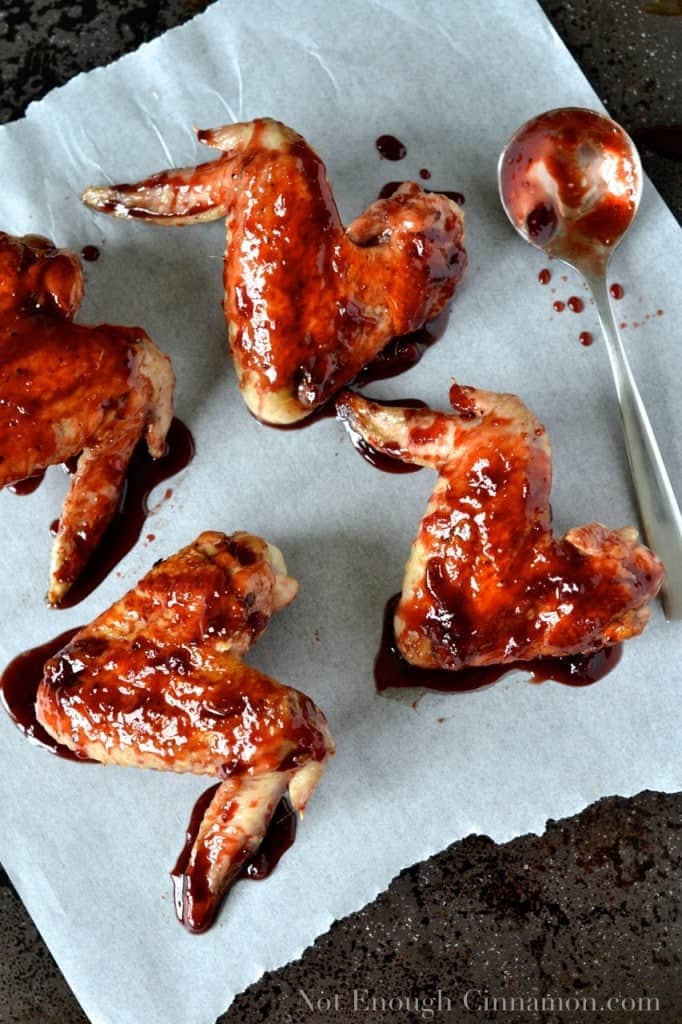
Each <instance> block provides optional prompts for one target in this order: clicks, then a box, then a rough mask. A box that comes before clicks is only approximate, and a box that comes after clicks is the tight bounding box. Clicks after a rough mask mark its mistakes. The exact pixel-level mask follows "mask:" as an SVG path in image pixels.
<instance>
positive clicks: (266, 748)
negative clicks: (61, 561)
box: [36, 532, 334, 930]
mask: <svg viewBox="0 0 682 1024" xmlns="http://www.w3.org/2000/svg"><path fill="white" fill-rule="evenodd" d="M297 590H298V584H297V583H296V581H295V580H293V579H291V578H290V577H288V576H287V575H286V566H285V564H284V560H283V558H282V555H281V553H280V551H279V550H278V549H277V548H275V547H273V546H271V545H270V544H268V543H267V542H266V541H264V540H262V539H261V538H260V537H255V536H253V535H251V534H248V533H235V534H232V536H229V537H228V536H226V535H225V534H222V533H214V532H206V533H202V534H201V535H200V536H199V537H198V538H197V539H196V540H195V541H194V543H193V544H190V545H189V546H188V547H186V548H183V549H182V550H181V551H179V552H178V553H177V554H175V555H172V556H171V557H170V558H167V559H166V560H165V561H162V562H160V563H158V564H157V565H156V566H155V567H154V568H153V569H152V570H151V572H149V573H147V575H146V576H145V577H144V578H143V579H142V580H140V582H139V583H138V584H137V586H136V587H135V588H134V589H133V590H131V591H130V592H129V593H128V594H126V595H125V597H123V598H122V599H121V600H120V601H118V602H117V603H116V604H114V605H112V607H111V608H109V610H108V611H106V612H104V613H103V614H102V615H100V616H99V618H97V619H95V621H94V622H93V623H92V624H91V625H89V626H86V627H85V628H84V629H82V630H81V631H80V632H79V633H77V634H76V636H75V637H74V638H73V640H72V641H71V642H70V643H69V644H68V645H67V646H66V647H65V648H64V649H63V650H62V651H60V652H59V653H58V654H57V655H56V656H55V657H53V658H52V659H51V660H50V661H48V662H47V664H46V665H45V668H44V677H43V680H42V682H41V684H40V687H39V689H38V697H37V702H36V711H37V717H38V720H39V721H40V722H41V724H42V725H43V726H44V727H45V729H47V731H48V732H49V733H50V734H51V735H52V736H54V738H55V739H56V740H57V741H58V742H59V743H62V744H65V745H66V746H67V747H69V748H70V749H71V750H75V751H77V752H79V753H81V754H84V755H86V756H87V757H89V758H93V759H95V760H97V761H101V762H102V763H104V764H119V765H133V766H137V767H141V768H156V769H160V770H162V771H175V772H192V773H194V774H197V775H211V776H214V777H216V778H218V779H221V780H223V781H222V782H221V784H220V785H219V786H218V789H217V790H216V793H215V795H214V797H213V799H212V800H211V802H210V804H209V806H208V808H207V810H206V812H205V814H204V817H203V819H202V821H201V825H200V828H199V831H198V835H197V838H196V840H195V842H194V845H193V847H192V850H191V853H190V856H189V859H188V862H187V865H186V868H185V872H184V881H185V890H184V891H185V896H186V898H185V899H184V905H183V908H182V915H183V919H184V921H185V923H186V924H187V925H188V926H189V927H190V928H192V929H193V930H201V928H203V927H205V925H206V923H207V921H208V920H210V919H211V918H212V916H213V913H214V912H215V909H216V907H217V905H218V904H219V903H220V900H221V898H222V896H223V895H224V893H225V891H226V890H227V888H228V887H229V885H230V883H231V882H232V881H233V880H234V878H235V877H236V875H238V873H239V871H240V869H241V867H242V865H243V864H244V862H245V861H246V860H248V858H249V856H250V855H251V854H252V853H253V852H254V851H255V850H256V849H257V847H258V846H259V845H260V843H261V841H262V839H263V837H264V835H265V832H266V830H267V827H268V824H269V822H270V818H271V816H272V813H273V810H274V809H275V806H276V805H277V803H278V801H279V799H280V797H281V796H282V795H284V794H285V793H287V791H288V793H289V797H290V799H291V802H292V805H293V807H294V809H295V810H297V811H298V812H299V813H302V811H303V809H304V808H305V805H306V802H307V800H308V797H309V796H310V794H311V793H312V791H313V789H314V788H315V786H316V785H317V783H318V781H319V779H320V777H321V775H322V772H323V769H324V764H325V761H326V759H327V757H329V756H330V755H331V754H333V752H334V744H333V741H332V739H331V737H330V735H329V731H328V729H327V723H326V719H325V717H324V715H323V714H322V712H321V711H320V710H319V709H318V708H317V707H316V706H315V704H313V702H312V701H311V700H310V699H309V698H308V697H306V696H305V695H304V694H302V693H300V692H299V691H297V690H294V689H291V688H289V687H288V686H283V685H282V684H280V683H278V682H276V681H275V680H274V679H270V678H269V677H268V676H266V675H264V674H263V673H262V672H259V671H258V669H255V668H253V667H251V666H250V665H246V664H245V663H244V662H243V661H242V660H241V659H242V657H243V656H244V654H245V653H246V652H247V651H248V649H249V648H250V647H251V645H252V644H253V643H255V641H256V640H257V639H258V637H259V636H260V635H261V633H262V632H263V630H264V629H265V627H266V626H267V624H268V621H269V619H270V616H271V615H272V613H273V612H275V611H278V610H279V609H281V608H284V607H286V605H288V604H289V603H290V602H291V601H292V600H293V599H294V597H295V596H296V593H297ZM199 881H201V883H202V884H201V885H199V884H198V882H199ZM198 891H201V892H202V893H203V895H202V898H201V901H199V903H198V902H197V900H196V899H194V897H193V894H194V893H196V892H198Z"/></svg>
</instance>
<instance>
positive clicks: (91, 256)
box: [81, 245, 99, 263]
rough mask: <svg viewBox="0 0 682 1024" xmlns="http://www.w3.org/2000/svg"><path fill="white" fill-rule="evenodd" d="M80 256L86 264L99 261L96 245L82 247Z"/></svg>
mask: <svg viewBox="0 0 682 1024" xmlns="http://www.w3.org/2000/svg"><path fill="white" fill-rule="evenodd" d="M81 256H82V257H83V259H84V260H87V262H88V263H94V262H95V261H96V260H98V259H99V249H98V248H97V246H96V245H84V246H83V248H82V249H81Z"/></svg>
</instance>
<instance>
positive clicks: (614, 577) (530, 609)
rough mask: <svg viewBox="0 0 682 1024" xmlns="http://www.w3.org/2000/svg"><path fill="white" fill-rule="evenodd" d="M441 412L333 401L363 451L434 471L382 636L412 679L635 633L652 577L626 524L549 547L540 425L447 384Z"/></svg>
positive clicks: (578, 648)
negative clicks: (390, 639) (411, 669)
mask: <svg viewBox="0 0 682 1024" xmlns="http://www.w3.org/2000/svg"><path fill="white" fill-rule="evenodd" d="M450 399H451V404H452V406H453V409H454V415H452V414H450V415H448V414H445V413H440V412H434V411H432V410H431V409H419V410H415V409H405V408H395V407H387V406H381V405H380V404H378V403H376V402H371V401H368V400H366V399H364V398H361V397H360V396H359V395H356V394H352V393H350V392H347V393H344V395H342V396H341V398H340V399H339V400H338V403H337V404H338V408H339V411H340V413H341V415H342V416H343V418H345V419H346V420H347V421H348V423H349V425H350V426H351V427H352V429H353V430H354V431H356V432H357V433H358V434H359V435H360V436H361V437H362V438H364V440H365V441H366V442H367V443H368V444H370V445H371V446H372V447H374V448H377V449H378V450H379V451H382V452H385V453H386V454H387V455H392V456H394V457H396V458H399V459H402V460H404V461H405V462H411V463H414V464H416V465H420V466H428V467H430V468H431V469H435V470H436V471H437V472H438V481H437V483H436V486H435V489H434V491H433V494H432V496H431V499H430V501H429V504H428V507H427V510H426V514H425V515H424V518H423V519H422V522H421V524H420V527H419V532H418V534H417V536H416V538H415V540H414V543H413V545H412V551H411V554H410V558H409V560H408V563H407V567H406V570H405V578H404V581H403V590H402V595H401V599H400V602H399V604H398V606H397V609H396V615H395V621H394V628H395V636H396V641H397V644H398V648H399V650H400V652H401V654H402V655H403V657H404V658H405V659H406V660H407V661H408V662H410V663H411V664H413V665H417V666H419V667H422V668H445V669H455V670H456V669H460V668H463V667H464V666H469V665H470V666H476V665H497V664H504V663H506V662H514V661H519V660H529V659H534V658H544V657H550V656H563V655H570V654H579V653H580V654H582V653H585V654H587V653H591V652H593V651H595V650H598V649H599V648H602V647H608V646H611V645H612V644H616V643H618V642H620V641H621V640H625V639H627V638H628V637H630V636H635V635H636V634H637V633H640V632H641V631H642V630H643V629H644V626H645V625H646V623H647V621H648V618H649V608H648V604H649V602H650V601H651V600H652V598H653V597H655V595H656V593H657V591H658V589H659V586H660V583H661V576H662V572H663V567H662V565H661V563H660V561H659V560H658V559H657V558H656V556H655V555H654V554H653V553H652V552H651V551H649V550H648V548H646V547H643V546H642V545H641V544H637V543H636V536H637V534H636V531H635V530H634V529H632V528H631V527H628V528H625V529H622V530H617V531H612V530H609V529H607V527H605V526H602V525H601V524H599V523H592V524H590V525H588V526H581V527H577V528H575V529H573V530H570V531H569V532H568V533H567V534H566V536H565V537H562V538H560V539H555V538H554V536H553V534H552V528H551V510H550V506H549V492H550V486H551V454H550V445H549V438H548V437H547V433H546V431H545V428H544V427H543V426H542V424H541V423H539V422H538V420H537V419H536V418H535V417H534V416H533V414H532V413H531V412H530V410H529V409H528V408H527V407H526V406H525V405H524V404H523V402H522V401H521V400H520V399H519V398H517V397H516V396H515V395H500V394H493V393H491V392H486V391H478V390H476V389H475V388H468V387H459V386H458V385H453V387H452V389H451V392H450Z"/></svg>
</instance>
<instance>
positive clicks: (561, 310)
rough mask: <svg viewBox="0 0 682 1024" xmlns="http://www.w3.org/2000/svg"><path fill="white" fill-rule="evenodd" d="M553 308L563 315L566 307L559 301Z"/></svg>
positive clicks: (553, 304)
mask: <svg viewBox="0 0 682 1024" xmlns="http://www.w3.org/2000/svg"><path fill="white" fill-rule="evenodd" d="M552 308H553V309H554V310H556V312H557V313H563V311H564V309H565V308H566V307H565V306H564V304H563V302H561V301H560V300H559V299H557V301H556V302H554V303H552Z"/></svg>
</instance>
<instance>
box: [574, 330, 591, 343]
mask: <svg viewBox="0 0 682 1024" xmlns="http://www.w3.org/2000/svg"><path fill="white" fill-rule="evenodd" d="M578 338H579V341H580V344H581V345H585V346H589V345H591V344H592V342H593V341H594V338H593V337H592V335H591V334H590V332H589V331H581V332H580V334H579V336H578Z"/></svg>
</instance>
